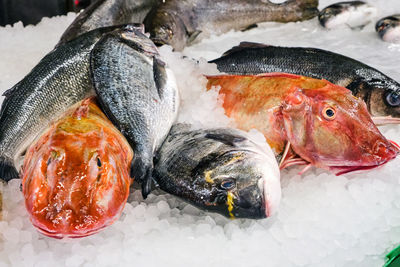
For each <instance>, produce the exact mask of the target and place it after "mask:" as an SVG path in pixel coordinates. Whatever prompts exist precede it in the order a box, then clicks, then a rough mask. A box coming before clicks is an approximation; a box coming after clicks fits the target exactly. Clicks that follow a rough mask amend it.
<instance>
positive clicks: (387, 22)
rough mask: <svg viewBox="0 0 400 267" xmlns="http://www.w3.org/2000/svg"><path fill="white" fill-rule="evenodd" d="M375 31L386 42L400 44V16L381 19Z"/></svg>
mask: <svg viewBox="0 0 400 267" xmlns="http://www.w3.org/2000/svg"><path fill="white" fill-rule="evenodd" d="M375 30H376V32H377V33H378V34H379V37H381V38H382V40H383V41H385V42H390V43H400V14H396V15H392V16H388V17H385V18H383V19H380V20H379V21H378V22H377V23H376V25H375Z"/></svg>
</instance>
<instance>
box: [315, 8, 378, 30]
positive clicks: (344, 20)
mask: <svg viewBox="0 0 400 267" xmlns="http://www.w3.org/2000/svg"><path fill="white" fill-rule="evenodd" d="M377 13H378V10H377V8H376V7H374V6H372V5H369V4H367V3H365V2H363V1H347V2H339V3H335V4H333V5H330V6H327V7H325V8H324V9H322V10H321V12H319V15H318V20H319V23H320V24H321V25H322V26H323V27H325V28H327V29H333V28H337V27H341V26H348V27H350V28H352V29H357V28H358V29H360V28H363V27H364V26H365V25H367V24H368V23H370V22H371V21H372V19H373V18H374V17H375V16H376V15H377Z"/></svg>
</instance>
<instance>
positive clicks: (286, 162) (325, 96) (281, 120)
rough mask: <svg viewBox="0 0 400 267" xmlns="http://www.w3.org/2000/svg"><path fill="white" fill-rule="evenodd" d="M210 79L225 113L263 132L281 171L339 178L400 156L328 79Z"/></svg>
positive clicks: (361, 106)
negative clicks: (303, 169) (299, 169)
mask: <svg viewBox="0 0 400 267" xmlns="http://www.w3.org/2000/svg"><path fill="white" fill-rule="evenodd" d="M207 79H208V84H207V88H208V89H210V88H211V87H213V86H218V87H219V88H220V89H219V95H220V97H221V100H222V101H223V104H222V106H223V108H224V110H225V114H226V115H227V116H228V117H231V118H232V119H234V120H235V122H236V125H237V126H238V127H239V128H240V129H242V130H250V129H253V128H255V129H257V130H259V131H260V132H262V133H263V134H264V137H265V138H266V140H267V142H268V144H269V145H270V146H271V148H272V149H273V151H274V153H275V155H276V156H277V157H278V156H280V155H282V157H281V158H282V159H283V160H282V161H281V164H280V167H281V168H284V167H285V166H292V165H297V164H301V165H304V164H307V165H308V166H311V165H312V166H316V167H319V168H324V169H327V170H330V171H332V172H334V173H335V174H336V175H341V174H344V173H348V172H352V171H356V170H366V169H372V168H375V167H378V166H381V165H382V164H385V163H387V162H389V161H390V160H392V159H394V158H395V157H396V156H397V155H399V154H400V149H399V148H400V147H399V146H398V145H397V144H395V143H393V142H391V141H389V140H387V139H386V138H385V137H384V136H383V135H382V134H381V133H380V131H379V129H378V128H377V127H376V125H375V124H374V123H373V121H372V119H371V116H370V114H369V113H368V110H367V108H366V105H365V103H364V102H363V101H362V100H361V99H359V98H357V97H354V96H353V95H352V94H351V92H350V90H348V89H346V88H344V87H341V86H338V85H334V84H332V83H329V82H328V81H326V80H319V79H313V78H309V77H305V76H298V75H294V74H286V73H266V74H260V75H218V76H207ZM287 148H290V150H291V152H289V153H288V154H287V153H286V151H288V150H287ZM288 155H289V156H288ZM292 156H293V157H292Z"/></svg>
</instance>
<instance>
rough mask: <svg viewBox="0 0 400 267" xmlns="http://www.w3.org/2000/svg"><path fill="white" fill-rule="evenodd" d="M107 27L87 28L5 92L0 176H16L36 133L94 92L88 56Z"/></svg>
mask: <svg viewBox="0 0 400 267" xmlns="http://www.w3.org/2000/svg"><path fill="white" fill-rule="evenodd" d="M122 28H124V27H108V28H101V29H97V30H94V31H91V32H88V33H86V34H84V35H82V36H80V37H79V38H77V39H75V40H73V41H71V42H69V43H67V44H65V45H61V46H60V47H58V48H57V49H55V50H53V51H51V52H50V53H49V54H47V55H46V56H45V57H44V58H43V59H42V60H41V61H40V62H39V63H38V64H37V65H36V66H35V67H34V68H33V69H32V71H31V72H30V73H29V74H28V75H26V76H25V78H23V79H22V80H21V81H20V82H18V83H17V84H16V85H15V86H14V87H12V88H11V89H9V90H8V91H6V92H5V93H4V95H5V97H6V98H5V99H4V102H3V104H2V106H1V114H0V178H2V179H4V180H6V181H8V180H10V179H11V178H16V177H18V169H19V167H20V166H19V165H20V160H19V159H20V158H21V156H22V155H23V154H24V152H25V150H26V149H27V147H28V146H29V145H30V144H31V143H32V142H33V140H34V139H35V137H36V136H38V134H40V133H41V132H42V131H43V130H44V129H46V128H47V127H48V126H49V124H50V122H52V121H54V120H55V119H57V118H59V116H61V115H62V114H63V113H64V112H65V111H66V110H67V109H68V108H69V107H70V106H72V105H73V104H75V103H77V102H79V101H80V100H83V99H84V98H86V97H88V96H90V95H93V94H94V90H93V86H92V82H91V80H90V72H89V58H90V57H89V56H90V52H91V50H92V48H93V46H94V45H95V43H96V42H97V41H98V40H100V38H101V37H102V36H103V35H104V34H105V33H107V32H110V31H113V30H115V29H117V30H120V29H122Z"/></svg>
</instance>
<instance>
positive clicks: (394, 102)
mask: <svg viewBox="0 0 400 267" xmlns="http://www.w3.org/2000/svg"><path fill="white" fill-rule="evenodd" d="M386 102H387V103H388V104H389V105H390V106H392V107H398V106H399V105H400V96H399V94H398V93H397V92H395V91H391V92H390V93H388V94H387V95H386Z"/></svg>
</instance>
